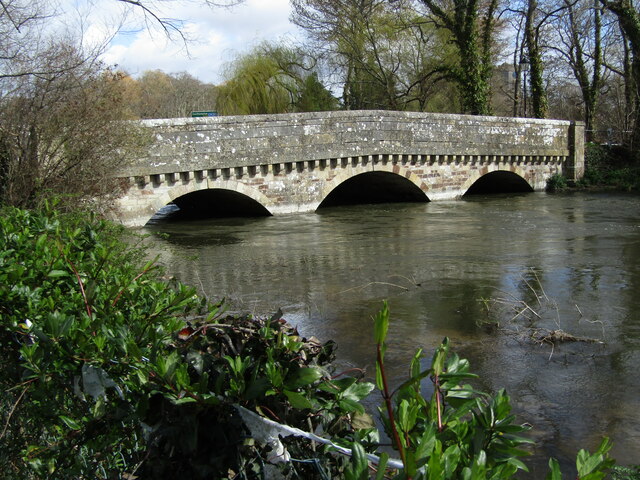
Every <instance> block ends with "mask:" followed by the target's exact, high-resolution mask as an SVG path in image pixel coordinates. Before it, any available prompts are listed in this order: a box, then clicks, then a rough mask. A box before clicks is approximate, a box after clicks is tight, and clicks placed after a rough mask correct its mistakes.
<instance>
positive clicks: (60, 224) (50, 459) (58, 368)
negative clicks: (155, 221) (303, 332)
mask: <svg viewBox="0 0 640 480" xmlns="http://www.w3.org/2000/svg"><path fill="white" fill-rule="evenodd" d="M122 233H123V231H122V230H121V229H119V228H117V227H114V226H112V225H110V224H108V223H105V222H102V221H98V220H95V219H92V218H86V217H84V216H63V215H60V214H57V213H55V212H54V211H53V210H52V209H50V208H47V209H45V210H44V211H36V212H27V211H21V210H17V209H6V210H5V211H4V212H3V215H2V217H1V218H0V315H1V319H2V320H1V322H0V354H1V355H2V358H3V360H4V364H3V368H2V370H1V371H0V383H1V387H2V388H1V391H2V393H1V394H0V395H1V396H0V402H1V404H2V412H3V414H2V420H3V421H2V425H4V429H3V430H2V432H1V434H0V442H1V443H0V468H2V471H3V472H4V475H6V476H7V477H8V478H45V477H47V478H112V477H113V476H114V475H116V476H121V475H124V474H129V475H133V474H134V473H135V472H137V473H138V474H143V475H144V476H145V477H147V478H154V477H161V476H163V477H164V476H174V475H175V476H177V475H178V474H179V475H180V476H187V477H189V478H204V477H206V478H210V477H212V476H213V477H217V478H223V477H225V476H227V475H229V472H233V471H235V472H239V471H241V470H244V471H252V470H255V471H261V470H262V469H263V466H262V465H263V463H262V456H263V455H262V454H263V453H264V452H262V451H261V450H260V449H259V448H258V446H250V445H245V441H246V438H247V437H248V432H247V431H246V429H244V428H243V427H242V422H241V421H240V418H239V415H238V413H237V411H236V409H235V406H236V405H242V406H243V407H246V408H250V409H255V410H256V411H259V412H262V413H264V414H265V415H267V416H271V417H272V418H275V419H278V420H279V421H281V422H284V423H287V424H289V425H293V426H298V427H303V428H307V429H308V428H311V429H313V428H316V427H319V428H323V429H324V430H325V431H330V432H332V433H334V434H336V435H337V436H340V435H343V434H348V433H349V432H350V431H351V427H350V414H351V413H352V412H362V411H363V407H362V406H361V405H360V404H359V400H360V399H361V398H362V397H363V396H365V395H366V394H367V393H368V392H369V390H370V388H368V389H367V387H365V388H364V389H363V388H362V387H359V388H354V387H353V385H354V383H355V381H356V379H343V380H341V381H337V380H331V379H330V378H329V372H328V371H327V369H326V368H327V367H328V362H329V361H330V360H331V358H332V355H333V344H331V343H327V344H325V345H321V344H319V343H317V342H307V341H305V340H304V339H301V338H300V337H299V336H298V335H297V333H296V332H295V331H294V330H292V329H291V328H290V327H289V326H288V325H287V324H286V322H284V321H282V320H281V319H280V318H279V316H275V317H274V318H272V319H270V320H260V319H253V318H251V317H246V316H245V317H231V316H227V317H226V318H223V317H222V316H221V314H220V311H219V307H220V306H219V305H208V304H207V303H206V302H205V301H203V300H201V299H200V298H198V297H197V296H196V295H195V291H194V289H192V288H190V287H187V286H185V285H182V284H180V283H178V282H175V281H169V282H167V281H163V280H162V278H161V275H162V272H161V270H160V269H159V268H157V267H156V266H154V265H153V263H152V262H149V263H147V264H142V263H141V258H142V256H141V255H142V254H141V252H140V251H139V250H136V249H131V248H128V247H127V246H126V245H125V244H124V243H123V242H121V241H120V240H119V237H120V235H121V234H122ZM312 412H313V413H312ZM320 426H321V427H320ZM290 443H291V444H292V445H291V446H290V448H291V451H292V452H295V451H296V445H295V441H291V442H290ZM307 449H309V447H307ZM305 453H306V452H303V454H305ZM317 456H318V457H320V456H321V455H317ZM325 464H326V466H325V467H322V468H327V469H329V470H333V471H337V469H339V468H340V462H339V461H338V460H335V459H334V458H333V457H331V456H326V461H325ZM117 472H119V473H117Z"/></svg>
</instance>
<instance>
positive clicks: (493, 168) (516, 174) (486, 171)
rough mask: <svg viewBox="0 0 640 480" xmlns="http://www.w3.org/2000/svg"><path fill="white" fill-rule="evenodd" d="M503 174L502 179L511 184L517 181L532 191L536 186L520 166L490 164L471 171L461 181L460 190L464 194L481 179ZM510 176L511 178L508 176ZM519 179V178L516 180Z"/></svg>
mask: <svg viewBox="0 0 640 480" xmlns="http://www.w3.org/2000/svg"><path fill="white" fill-rule="evenodd" d="M498 174H504V177H503V180H504V179H505V178H508V179H509V181H510V182H511V183H512V184H516V183H519V184H521V185H522V186H524V185H526V186H528V189H526V190H529V191H532V192H533V191H534V190H535V188H536V185H535V184H532V183H533V182H532V179H531V178H530V177H531V175H530V174H529V173H528V172H527V171H526V170H524V169H523V168H521V167H518V166H512V167H510V168H508V169H506V168H504V167H501V166H499V165H490V166H487V167H485V168H483V169H481V170H478V171H475V172H472V174H471V175H470V176H469V178H468V179H467V180H466V181H465V182H464V183H463V185H462V188H461V192H462V195H466V194H467V193H469V191H470V190H471V189H472V187H473V186H474V185H476V184H478V182H480V181H482V179H483V178H484V179H486V178H487V177H488V176H493V175H498ZM510 177H511V178H510ZM518 179H519V180H518Z"/></svg>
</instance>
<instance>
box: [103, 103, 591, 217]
mask: <svg viewBox="0 0 640 480" xmlns="http://www.w3.org/2000/svg"><path fill="white" fill-rule="evenodd" d="M141 123H142V125H143V127H145V128H148V129H150V130H151V131H152V133H153V136H154V138H155V140H154V142H153V143H152V145H151V146H150V148H149V149H148V153H147V154H146V155H145V156H144V157H141V158H138V159H136V160H135V161H133V162H131V163H130V164H129V165H128V166H127V167H126V168H123V169H122V170H121V171H120V172H118V174H117V176H118V177H120V178H123V179H125V185H126V188H125V190H126V191H125V193H124V195H123V196H122V197H121V198H120V199H119V200H118V201H117V202H116V204H115V205H114V212H113V214H114V217H115V218H116V219H117V220H119V221H120V222H121V223H123V224H125V225H128V226H141V225H144V224H145V223H146V222H147V221H148V220H149V219H150V218H151V217H152V216H153V215H154V214H155V213H156V212H157V211H158V210H159V209H160V208H162V207H163V206H165V205H167V204H169V203H171V202H174V203H176V204H177V205H178V206H180V207H181V208H185V209H188V208H198V209H200V210H207V211H211V212H218V213H227V214H229V213H231V214H232V213H233V212H234V211H236V210H237V209H238V208H245V207H248V208H254V210H253V211H255V212H261V213H262V214H272V215H277V214H283V213H292V212H311V211H315V210H316V209H317V208H318V207H319V206H320V205H321V204H322V205H323V206H324V205H328V204H331V202H334V203H341V202H343V201H346V202H357V201H361V202H367V201H393V200H417V201H429V200H441V199H454V198H459V197H461V196H462V195H464V194H465V193H467V192H468V191H469V190H470V189H471V190H473V189H474V188H476V187H477V186H481V185H483V184H485V185H486V184H491V183H493V184H501V185H502V186H503V187H506V189H516V190H523V189H525V190H529V191H532V190H543V189H544V188H545V186H546V182H547V179H548V178H549V177H551V176H552V175H553V174H556V173H558V174H562V175H564V176H566V177H568V178H569V179H570V180H577V179H579V178H580V177H581V176H582V174H583V171H584V126H583V124H581V123H575V122H567V121H559V120H535V119H522V118H501V117H479V116H467V115H445V114H430V113H416V112H391V111H336V112H318V113H296V114H281V115H249V116H229V117H206V118H179V119H163V120H145V121H142V122H141ZM238 211H239V210H238Z"/></svg>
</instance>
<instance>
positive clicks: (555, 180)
mask: <svg viewBox="0 0 640 480" xmlns="http://www.w3.org/2000/svg"><path fill="white" fill-rule="evenodd" d="M565 188H567V178H566V177H565V176H563V175H560V174H559V173H554V174H553V175H551V177H549V179H548V180H547V191H549V192H559V191H561V190H564V189H565Z"/></svg>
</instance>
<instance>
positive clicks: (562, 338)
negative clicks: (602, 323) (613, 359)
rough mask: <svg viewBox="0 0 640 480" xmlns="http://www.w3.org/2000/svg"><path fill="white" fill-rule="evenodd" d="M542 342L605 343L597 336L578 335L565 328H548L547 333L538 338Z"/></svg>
mask: <svg viewBox="0 0 640 480" xmlns="http://www.w3.org/2000/svg"><path fill="white" fill-rule="evenodd" d="M536 340H537V341H538V342H540V343H565V342H585V343H600V344H602V343H604V342H602V341H601V340H598V339H596V338H588V337H576V336H575V335H571V334H570V333H567V332H565V331H564V330H560V329H558V330H548V331H547V333H546V334H545V335H542V336H539V337H538V338H537V339H536Z"/></svg>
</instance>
